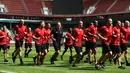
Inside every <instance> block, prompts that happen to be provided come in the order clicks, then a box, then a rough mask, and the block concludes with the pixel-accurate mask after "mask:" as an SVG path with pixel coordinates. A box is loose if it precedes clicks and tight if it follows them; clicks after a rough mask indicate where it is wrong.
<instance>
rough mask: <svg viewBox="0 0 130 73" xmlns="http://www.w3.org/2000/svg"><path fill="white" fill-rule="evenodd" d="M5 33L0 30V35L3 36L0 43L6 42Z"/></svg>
mask: <svg viewBox="0 0 130 73" xmlns="http://www.w3.org/2000/svg"><path fill="white" fill-rule="evenodd" d="M6 34H7V33H6V32H3V31H1V30H0V36H3V38H0V45H5V44H6V40H7V37H6Z"/></svg>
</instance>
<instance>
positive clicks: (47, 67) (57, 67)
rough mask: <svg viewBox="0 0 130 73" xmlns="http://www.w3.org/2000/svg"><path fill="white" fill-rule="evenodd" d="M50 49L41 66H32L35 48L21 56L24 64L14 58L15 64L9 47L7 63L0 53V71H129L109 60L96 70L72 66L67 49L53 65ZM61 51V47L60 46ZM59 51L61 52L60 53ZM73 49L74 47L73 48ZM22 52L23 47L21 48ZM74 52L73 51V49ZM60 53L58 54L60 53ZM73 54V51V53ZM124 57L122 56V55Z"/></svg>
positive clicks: (80, 72) (39, 72)
mask: <svg viewBox="0 0 130 73" xmlns="http://www.w3.org/2000/svg"><path fill="white" fill-rule="evenodd" d="M50 48H51V50H50V52H49V53H48V55H47V56H46V58H45V62H44V64H43V65H41V66H34V64H33V59H32V57H33V56H35V54H36V53H35V49H34V48H33V50H32V52H31V53H30V54H29V58H23V60H24V65H23V66H20V65H19V59H18V58H17V59H16V64H13V63H12V60H11V53H12V51H13V50H14V47H11V49H10V51H9V55H8V59H9V63H7V64H5V63H3V51H1V53H0V73H7V72H3V71H9V72H14V73H130V67H128V66H125V65H124V66H125V67H126V69H125V70H119V69H118V65H114V64H113V65H110V64H109V62H108V61H107V62H106V69H102V70H96V69H95V68H94V64H91V65H90V64H88V63H83V61H81V63H80V64H79V65H77V67H74V68H73V67H72V66H71V64H69V63H68V59H69V50H68V52H67V53H66V54H65V55H64V58H63V61H61V60H60V56H59V57H58V61H56V62H55V64H54V65H51V64H50V61H49V60H50V57H51V56H52V54H53V52H54V49H53V47H50ZM62 51H63V48H62ZM62 51H61V53H62ZM73 51H74V49H73ZM22 52H23V53H24V49H23V50H22ZM74 52H75V51H74ZM61 53H60V55H61ZM73 54H74V53H73ZM100 56H101V48H98V58H99V57H100ZM123 59H124V57H123Z"/></svg>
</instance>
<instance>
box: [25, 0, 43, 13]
mask: <svg viewBox="0 0 130 73" xmlns="http://www.w3.org/2000/svg"><path fill="white" fill-rule="evenodd" d="M24 2H25V4H26V6H27V8H28V11H29V13H28V14H29V15H41V14H42V11H41V8H43V6H42V0H24Z"/></svg>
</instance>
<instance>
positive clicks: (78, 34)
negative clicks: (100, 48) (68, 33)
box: [73, 28, 84, 47]
mask: <svg viewBox="0 0 130 73" xmlns="http://www.w3.org/2000/svg"><path fill="white" fill-rule="evenodd" d="M83 35H84V31H83V30H82V29H79V28H75V29H74V36H73V37H74V38H75V39H76V40H77V41H75V42H74V46H78V47H81V46H82V40H83Z"/></svg>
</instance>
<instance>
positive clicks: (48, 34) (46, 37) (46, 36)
mask: <svg viewBox="0 0 130 73" xmlns="http://www.w3.org/2000/svg"><path fill="white" fill-rule="evenodd" d="M50 39H51V24H50V23H48V24H46V25H45V31H44V40H45V43H44V48H45V52H44V57H43V60H44V58H45V56H46V55H47V53H48V52H49V51H50V49H49V46H50Z"/></svg>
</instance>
